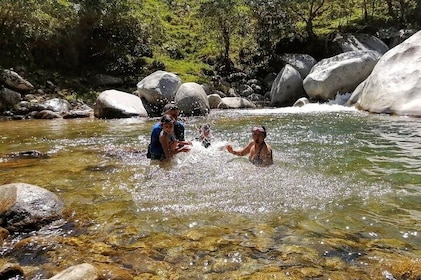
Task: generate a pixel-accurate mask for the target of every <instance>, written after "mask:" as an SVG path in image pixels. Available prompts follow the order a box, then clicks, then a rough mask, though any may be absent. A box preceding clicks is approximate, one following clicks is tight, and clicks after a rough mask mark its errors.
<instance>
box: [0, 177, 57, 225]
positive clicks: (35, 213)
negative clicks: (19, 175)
mask: <svg viewBox="0 0 421 280" xmlns="http://www.w3.org/2000/svg"><path fill="white" fill-rule="evenodd" d="M63 208H64V206H63V202H62V201H61V200H60V198H59V197H58V196H57V195H55V194H54V193H52V192H50V191H49V190H46V189H44V188H41V187H38V186H35V185H30V184H25V183H12V184H6V185H2V186H0V217H1V219H0V225H1V226H2V227H4V228H5V229H7V230H9V231H12V232H14V231H27V230H32V229H38V228H40V227H42V226H43V225H45V224H46V223H49V222H51V221H53V220H56V219H59V218H61V217H62V212H63Z"/></svg>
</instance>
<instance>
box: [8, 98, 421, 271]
mask: <svg viewBox="0 0 421 280" xmlns="http://www.w3.org/2000/svg"><path fill="white" fill-rule="evenodd" d="M182 120H183V121H184V122H185V125H186V136H187V138H188V139H194V137H196V136H197V134H198V129H199V127H200V125H202V124H204V123H209V124H210V125H211V128H212V133H213V139H212V145H211V147H209V148H208V149H205V148H204V147H202V146H201V145H200V144H199V143H198V142H194V146H193V149H192V151H191V152H190V153H188V154H180V155H178V156H177V157H176V158H175V160H174V161H173V162H172V163H170V164H164V165H163V164H158V163H153V162H152V163H151V162H150V160H149V159H147V158H146V157H145V150H146V147H147V144H148V141H149V133H150V128H151V126H152V125H153V123H154V122H155V121H156V119H140V118H139V119H137V118H134V119H122V120H96V119H91V120H87V119H80V120H48V121H47V120H30V121H13V122H1V123H0V128H1V133H0V154H8V153H11V152H19V151H26V150H38V151H41V152H47V153H48V154H49V155H50V158H48V159H25V160H20V161H12V160H10V159H5V158H3V159H0V184H6V183H12V182H24V183H29V184H34V185H38V186H41V187H44V188H46V189H49V190H51V191H53V192H55V193H56V194H58V195H59V196H60V197H61V198H62V200H63V201H64V202H65V205H66V213H67V215H66V218H65V219H64V220H63V221H60V222H57V223H55V224H53V225H52V226H50V227H47V228H45V229H43V230H42V231H40V232H36V233H32V235H31V236H30V237H28V236H27V235H25V236H23V235H17V236H12V237H11V238H9V239H10V240H8V241H6V242H4V244H3V249H2V251H1V252H2V256H3V259H4V260H7V261H9V262H18V263H20V264H21V265H23V266H24V267H26V266H28V267H31V269H28V274H29V275H30V276H31V277H32V278H33V279H37V277H38V278H42V277H47V276H51V275H52V274H54V273H57V271H60V270H61V269H64V268H67V267H69V266H71V265H76V264H79V263H82V262H90V263H92V264H94V265H97V266H100V265H101V264H104V263H107V269H105V270H106V271H108V272H107V273H111V272H109V270H111V271H113V273H117V274H118V273H120V272H121V270H124V271H125V272H128V273H129V274H131V275H133V276H134V277H137V278H136V279H269V278H272V279H284V278H285V277H287V278H288V279H306V278H308V279H357V278H358V279H384V273H385V271H386V272H387V271H389V270H390V271H392V272H393V266H394V265H395V264H396V263H397V261H402V260H403V259H408V260H414V259H415V260H416V259H417V258H419V256H421V239H420V234H421V233H420V229H421V203H420V202H421V120H420V119H413V118H404V117H393V116H388V115H370V114H366V113H363V112H360V111H356V110H354V109H351V108H346V107H342V106H338V105H317V104H311V105H306V106H304V107H302V108H279V109H257V110H223V111H212V112H211V114H210V115H209V116H208V117H206V118H202V117H200V118H199V117H197V118H185V119H182ZM260 124H263V125H265V126H266V127H267V130H268V137H267V139H266V140H267V142H268V143H269V144H270V145H271V146H272V148H273V150H274V165H273V166H270V167H268V168H259V167H255V166H253V165H251V164H250V163H249V162H248V160H247V158H246V157H244V158H242V157H236V156H233V155H231V154H229V153H228V152H226V151H225V150H224V146H225V145H226V144H227V143H231V144H232V145H233V146H234V147H240V146H244V145H245V144H246V143H247V142H248V141H249V140H250V136H251V133H250V129H251V128H252V127H253V126H254V125H260ZM25 238H30V240H31V243H30V244H31V246H21V245H19V244H21V243H22V240H25ZM47 264H49V265H47ZM51 264H54V265H51ZM104 273H105V272H104ZM104 275H105V274H104Z"/></svg>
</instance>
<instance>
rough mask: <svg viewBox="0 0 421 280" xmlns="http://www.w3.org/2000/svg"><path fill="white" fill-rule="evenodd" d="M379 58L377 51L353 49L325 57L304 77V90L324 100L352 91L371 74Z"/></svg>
mask: <svg viewBox="0 0 421 280" xmlns="http://www.w3.org/2000/svg"><path fill="white" fill-rule="evenodd" d="M379 58H380V54H379V53H377V52H373V51H352V52H346V53H342V54H339V55H336V56H333V57H330V58H326V59H323V60H321V61H319V62H318V63H317V64H316V65H314V67H313V69H311V72H310V74H308V76H307V77H306V78H305V79H304V82H303V86H304V90H305V91H306V93H307V95H308V96H309V97H311V98H314V99H318V100H322V101H327V100H333V99H335V97H336V95H337V94H338V93H339V94H341V93H348V92H352V91H353V90H354V89H355V88H356V87H357V86H358V85H359V84H360V83H361V82H362V81H364V80H365V79H366V78H367V77H368V76H369V75H370V73H371V71H372V70H373V68H374V66H375V65H376V63H377V61H378V60H379Z"/></svg>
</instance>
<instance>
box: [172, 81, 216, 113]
mask: <svg viewBox="0 0 421 280" xmlns="http://www.w3.org/2000/svg"><path fill="white" fill-rule="evenodd" d="M175 103H176V104H177V106H178V108H179V109H180V112H181V114H183V115H185V116H205V115H207V114H208V113H209V101H208V97H207V95H206V92H205V90H204V89H203V87H202V86H201V85H199V84H197V83H192V82H190V83H184V84H182V85H181V86H180V88H179V89H178V90H177V93H176V95H175Z"/></svg>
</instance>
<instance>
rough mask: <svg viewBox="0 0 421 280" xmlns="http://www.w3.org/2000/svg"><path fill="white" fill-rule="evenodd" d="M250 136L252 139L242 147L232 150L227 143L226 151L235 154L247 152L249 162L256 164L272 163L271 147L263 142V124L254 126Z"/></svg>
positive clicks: (264, 133)
mask: <svg viewBox="0 0 421 280" xmlns="http://www.w3.org/2000/svg"><path fill="white" fill-rule="evenodd" d="M252 137H253V140H252V141H250V142H249V143H248V144H247V146H245V147H244V148H242V149H239V150H234V149H233V148H232V146H231V145H227V146H226V149H227V151H228V152H230V153H231V154H233V155H236V156H245V155H247V154H248V155H249V160H250V162H251V163H253V164H254V165H257V166H269V165H271V164H273V157H272V148H271V147H270V145H269V144H267V143H266V142H265V138H266V128H265V127H264V126H255V127H254V128H253V129H252Z"/></svg>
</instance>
